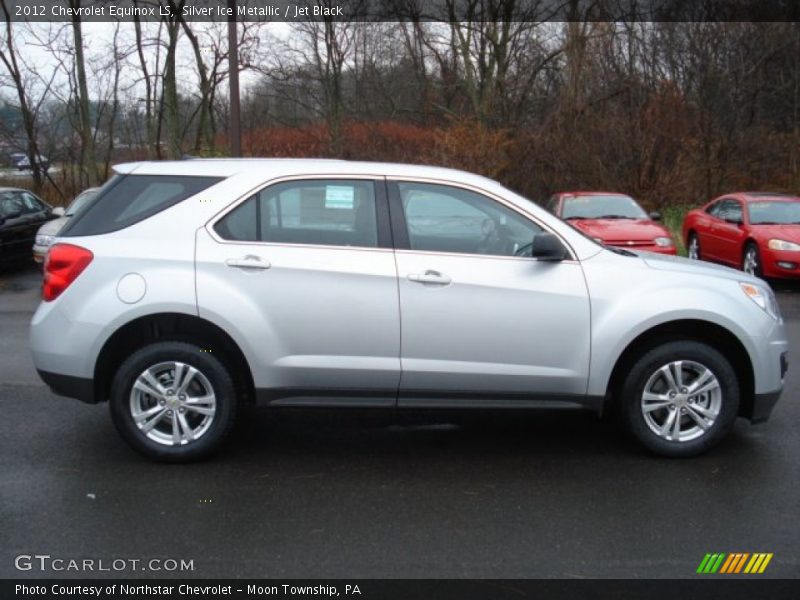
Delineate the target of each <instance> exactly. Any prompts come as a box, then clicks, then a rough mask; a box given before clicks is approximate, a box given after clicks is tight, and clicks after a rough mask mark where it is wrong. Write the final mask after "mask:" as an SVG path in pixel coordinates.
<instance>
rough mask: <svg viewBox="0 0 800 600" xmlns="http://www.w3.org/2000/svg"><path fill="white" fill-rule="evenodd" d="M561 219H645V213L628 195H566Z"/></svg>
mask: <svg viewBox="0 0 800 600" xmlns="http://www.w3.org/2000/svg"><path fill="white" fill-rule="evenodd" d="M561 218H562V219H646V218H647V214H646V213H645V212H644V210H643V209H642V207H641V206H639V205H638V204H637V203H636V200H634V199H633V198H631V197H630V196H618V195H613V196H611V195H609V196H595V195H592V196H566V197H565V198H564V206H563V208H562V209H561Z"/></svg>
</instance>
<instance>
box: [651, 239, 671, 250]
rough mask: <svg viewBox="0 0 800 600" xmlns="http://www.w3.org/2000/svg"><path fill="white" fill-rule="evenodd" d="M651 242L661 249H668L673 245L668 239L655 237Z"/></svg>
mask: <svg viewBox="0 0 800 600" xmlns="http://www.w3.org/2000/svg"><path fill="white" fill-rule="evenodd" d="M653 242H655V244H656V246H661V247H662V248H669V247H670V246H673V245H674V244H673V243H672V238H670V237H657V238H656V239H654V240H653Z"/></svg>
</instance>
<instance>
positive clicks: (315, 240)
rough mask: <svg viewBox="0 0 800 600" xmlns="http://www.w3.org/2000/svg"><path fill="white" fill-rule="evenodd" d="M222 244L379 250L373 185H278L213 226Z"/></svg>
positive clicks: (332, 182) (321, 182)
mask: <svg viewBox="0 0 800 600" xmlns="http://www.w3.org/2000/svg"><path fill="white" fill-rule="evenodd" d="M214 229H215V230H216V232H217V234H219V236H220V237H222V238H223V239H225V240H231V241H238V242H272V243H278V244H310V245H326V246H361V247H367V248H374V247H376V246H377V245H378V226H377V216H376V205H375V184H374V183H373V182H372V181H364V180H344V179H332V180H322V179H315V180H303V181H289V182H285V183H278V184H276V185H273V186H271V187H268V188H266V189H264V190H261V191H260V192H259V193H257V194H255V195H253V196H251V197H250V198H249V199H247V200H246V201H245V202H244V203H242V204H240V205H239V206H238V207H237V208H235V209H234V210H233V211H231V212H230V213H228V214H227V215H226V216H225V217H223V218H222V219H221V220H220V221H219V222H218V223H217V224H216V225H215V226H214Z"/></svg>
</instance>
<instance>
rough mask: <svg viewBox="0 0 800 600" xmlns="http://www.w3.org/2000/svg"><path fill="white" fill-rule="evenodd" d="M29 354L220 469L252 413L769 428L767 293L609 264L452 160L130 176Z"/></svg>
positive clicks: (81, 226) (672, 270) (615, 258)
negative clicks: (542, 417) (567, 415)
mask: <svg viewBox="0 0 800 600" xmlns="http://www.w3.org/2000/svg"><path fill="white" fill-rule="evenodd" d="M42 295H43V301H42V303H41V304H40V306H39V308H38V310H37V311H36V314H35V315H34V317H33V323H32V327H31V347H32V349H33V356H34V361H35V364H36V367H37V369H38V370H39V373H40V375H41V377H42V379H43V380H44V381H45V382H46V383H47V384H48V385H49V386H50V387H51V388H52V390H53V391H54V392H55V393H57V394H62V395H66V396H72V397H75V398H78V399H80V400H83V401H85V402H92V403H94V402H100V401H104V400H108V401H109V405H110V408H111V416H112V418H113V421H114V424H115V425H116V427H117V429H118V430H119V432H120V433H121V435H122V437H123V438H125V440H126V441H127V442H128V443H129V444H130V445H131V446H133V447H134V448H135V449H136V450H138V451H140V452H142V453H143V454H145V455H147V456H149V457H151V458H154V459H158V460H167V461H182V460H188V459H194V458H198V457H201V456H205V455H208V454H209V453H211V452H212V451H213V450H215V449H216V448H217V447H218V446H219V444H220V442H222V440H223V438H225V436H226V435H227V434H228V432H229V431H230V430H231V428H232V426H233V424H234V421H235V418H236V415H237V412H238V409H239V407H240V406H241V405H242V404H249V403H264V404H268V405H270V406H273V407H289V406H291V407H323V406H324V407H376V408H389V409H395V408H398V409H406V408H414V409H427V408H438V409H441V408H448V409H464V408H469V409H517V408H533V407H536V408H541V407H553V408H583V409H589V410H592V411H596V412H602V411H607V412H612V413H614V414H616V415H618V416H619V418H620V420H621V421H622V422H623V423H624V425H625V426H626V428H627V429H628V431H630V432H631V433H632V434H633V435H634V436H635V437H636V438H637V439H638V440H639V441H640V442H642V443H643V444H644V445H645V446H646V447H647V448H649V449H650V450H652V451H654V452H656V453H659V454H663V455H667V456H691V455H696V454H699V453H701V452H703V451H705V450H707V449H709V448H710V447H712V446H713V445H715V444H716V443H717V442H719V441H720V440H721V439H722V438H723V436H725V434H726V433H728V432H729V431H730V429H731V427H732V426H733V423H734V420H735V419H736V417H737V416H742V417H745V418H747V419H749V420H750V421H751V422H753V423H757V422H760V421H764V420H766V419H767V417H768V416H769V414H770V411H771V410H772V407H773V406H774V404H775V402H776V401H777V399H778V397H779V395H780V393H781V389H782V387H783V380H784V375H785V372H786V368H787V360H786V353H787V341H786V332H785V329H784V325H783V321H782V318H781V315H780V313H779V311H778V307H777V304H776V301H775V297H774V296H773V294H772V291H771V290H770V288H769V286H768V285H767V284H766V283H764V282H763V281H761V280H759V279H755V278H752V277H749V276H747V275H745V274H743V273H741V272H738V271H734V270H731V269H728V268H724V267H717V266H713V265H710V264H699V263H697V262H690V261H688V260H684V259H677V258H672V257H664V256H657V255H655V254H648V253H636V252H630V251H627V250H624V249H618V248H608V247H603V246H601V245H599V244H597V243H596V242H595V241H593V240H592V239H590V238H587V237H585V236H584V235H583V234H581V233H579V232H578V231H576V230H575V229H573V228H572V227H571V226H569V225H568V224H566V223H564V222H563V221H561V220H559V219H558V218H556V217H554V216H552V215H550V214H548V213H547V212H546V211H545V210H543V209H541V208H539V207H538V206H536V205H535V204H533V203H531V202H529V201H527V200H525V199H524V198H522V197H520V196H518V195H516V194H515V193H513V192H511V191H509V190H507V189H505V188H504V187H502V186H501V185H499V184H498V183H496V182H494V181H490V180H488V179H485V178H483V177H478V176H476V175H472V174H469V173H464V172H460V171H453V170H449V169H440V168H433V167H422V166H409V165H400V164H379V163H366V162H345V161H329V160H263V159H260V160H241V159H232V160H190V161H183V162H144V163H136V164H126V165H121V166H118V167H116V175H115V176H114V177H113V178H112V179H111V180H110V181H109V182H108V183H106V185H105V186H104V187H103V188H102V189H101V190H100V192H99V193H98V194H97V196H96V197H95V198H93V199H92V200H91V201H90V202H89V203H88V204H87V205H86V206H85V207H84V208H82V209H81V210H80V211H79V212H78V214H76V215H75V216H74V217H73V218H72V220H71V221H70V222H69V223H68V224H67V225H66V227H65V228H64V229H63V230H62V231H61V232H60V234H59V237H58V238H57V239H56V243H55V245H53V246H52V248H51V249H50V251H49V254H48V257H47V261H46V266H45V279H44V284H43V289H42Z"/></svg>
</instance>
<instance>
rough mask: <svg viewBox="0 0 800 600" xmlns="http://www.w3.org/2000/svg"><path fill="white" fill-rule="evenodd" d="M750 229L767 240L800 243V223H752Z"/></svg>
mask: <svg viewBox="0 0 800 600" xmlns="http://www.w3.org/2000/svg"><path fill="white" fill-rule="evenodd" d="M750 230H751V231H752V232H753V233H754V234H755V235H756V236H757V237H759V238H763V239H765V240H771V239H779V240H786V241H787V242H795V243H796V244H800V225H751V226H750Z"/></svg>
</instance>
